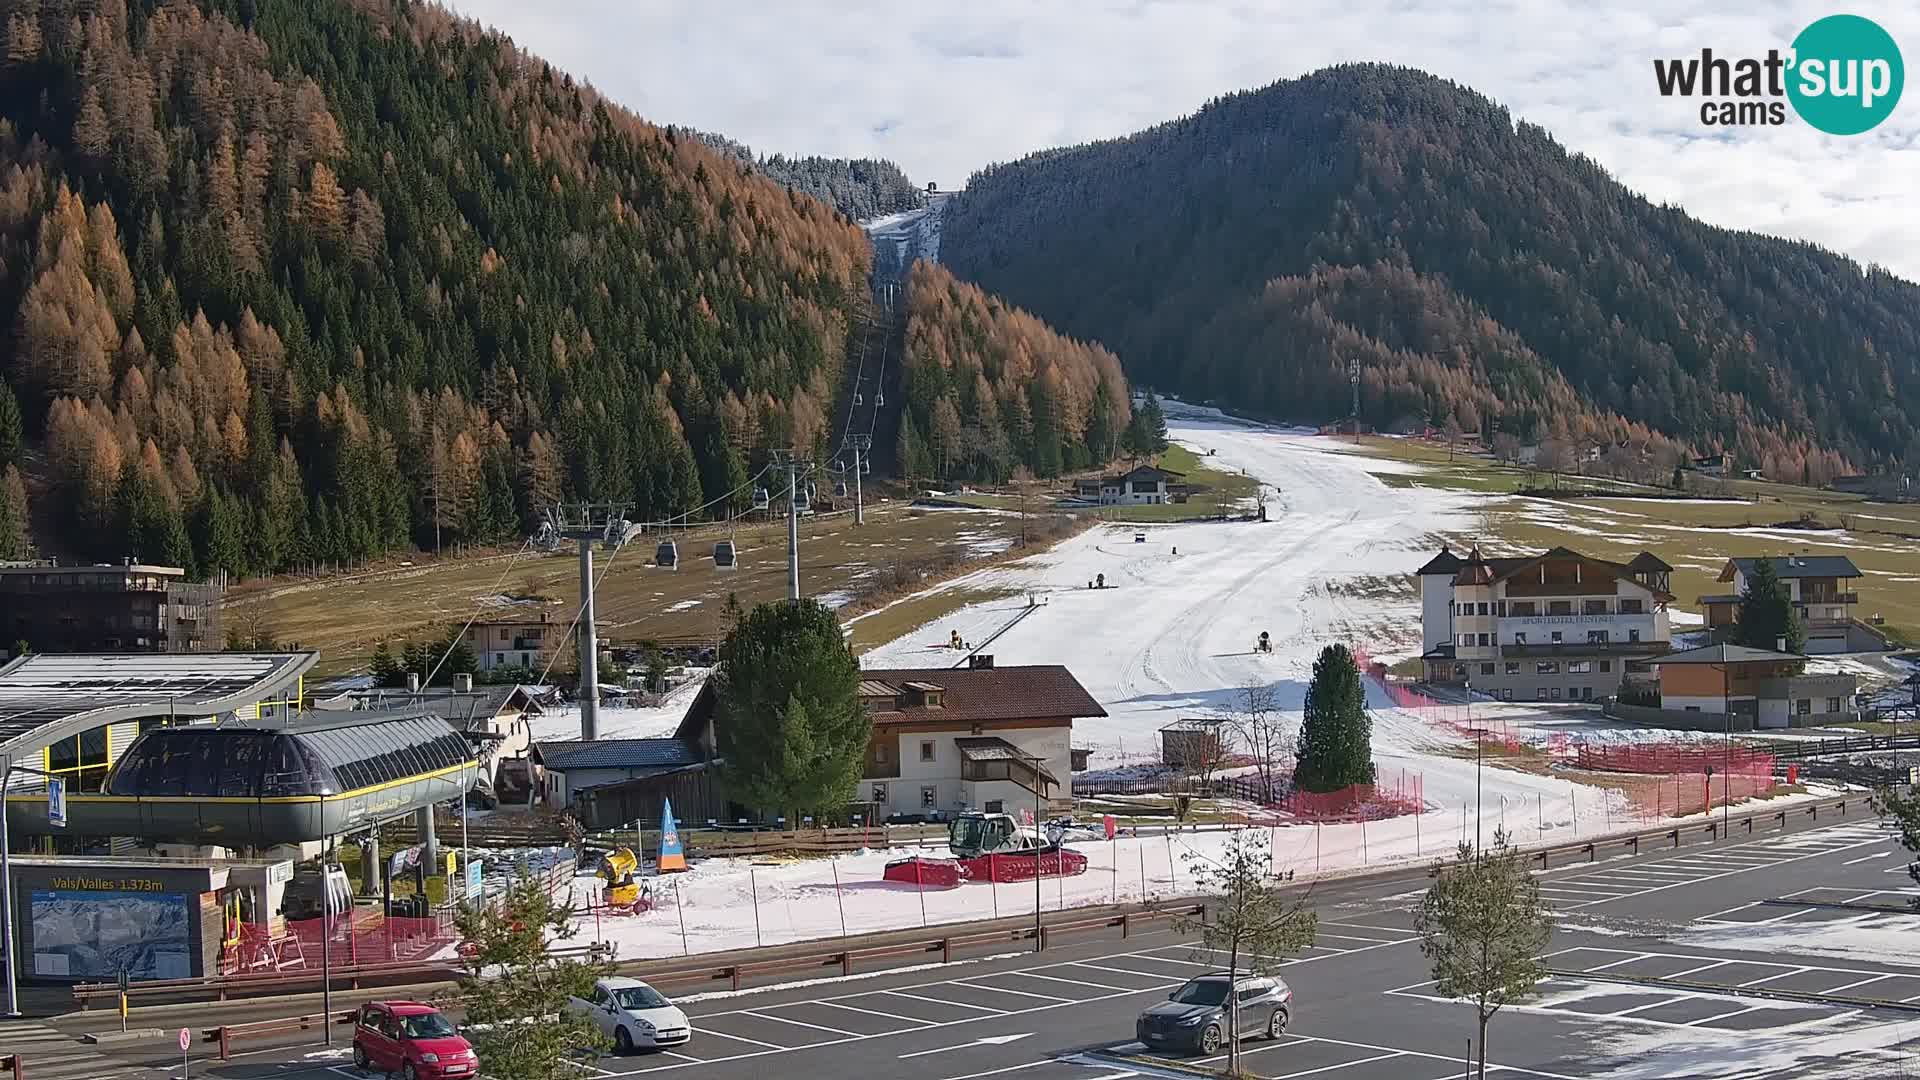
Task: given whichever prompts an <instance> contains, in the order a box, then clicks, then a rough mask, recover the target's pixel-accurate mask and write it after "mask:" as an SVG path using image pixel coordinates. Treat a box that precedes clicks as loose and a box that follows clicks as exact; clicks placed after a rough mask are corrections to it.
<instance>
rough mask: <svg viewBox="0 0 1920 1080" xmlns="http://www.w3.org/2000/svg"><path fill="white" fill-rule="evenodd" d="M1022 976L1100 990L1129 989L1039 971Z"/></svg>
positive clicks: (1028, 972) (1026, 972)
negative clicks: (1044, 973)
mask: <svg viewBox="0 0 1920 1080" xmlns="http://www.w3.org/2000/svg"><path fill="white" fill-rule="evenodd" d="M1020 974H1021V977H1022V978H1027V979H1045V980H1047V981H1048V982H1057V983H1066V984H1067V985H1069V986H1091V987H1095V988H1097V989H1100V990H1125V989H1127V987H1124V986H1109V985H1108V984H1106V983H1097V982H1094V981H1092V980H1090V979H1063V978H1061V977H1060V976H1058V975H1042V974H1040V973H1039V972H1037V971H1023V972H1021V973H1020Z"/></svg>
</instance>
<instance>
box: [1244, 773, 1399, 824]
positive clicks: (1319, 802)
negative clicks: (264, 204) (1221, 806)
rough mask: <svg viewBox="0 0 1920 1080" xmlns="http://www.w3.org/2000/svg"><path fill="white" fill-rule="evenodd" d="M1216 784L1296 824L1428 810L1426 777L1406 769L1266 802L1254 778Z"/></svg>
mask: <svg viewBox="0 0 1920 1080" xmlns="http://www.w3.org/2000/svg"><path fill="white" fill-rule="evenodd" d="M1215 784H1216V786H1217V787H1218V788H1220V789H1221V790H1222V793H1223V794H1226V795H1228V796H1230V797H1233V798H1238V799H1244V800H1246V801H1248V802H1252V803H1258V804H1260V805H1261V806H1264V807H1266V808H1268V809H1270V810H1277V811H1279V812H1281V813H1283V814H1286V815H1288V816H1290V817H1292V818H1293V819H1295V820H1296V821H1317V822H1334V821H1378V820H1380V819H1381V818H1390V817H1398V816H1400V815H1402V814H1417V813H1420V812H1421V811H1422V810H1424V809H1425V808H1426V797H1425V788H1426V781H1425V778H1424V777H1422V776H1421V774H1419V773H1410V772H1407V771H1406V770H1405V769H1401V770H1398V771H1397V772H1396V773H1394V774H1393V775H1392V776H1391V777H1380V778H1378V779H1376V780H1375V781H1374V782H1373V783H1371V784H1354V785H1352V786H1351V787H1344V788H1341V789H1340V790H1338V791H1300V790H1291V791H1286V792H1284V793H1282V794H1281V795H1280V797H1279V798H1278V799H1273V800H1269V799H1267V797H1266V791H1265V789H1264V788H1263V787H1262V785H1261V783H1260V781H1259V780H1258V778H1255V777H1242V776H1236V777H1229V778H1227V779H1224V780H1218V781H1215Z"/></svg>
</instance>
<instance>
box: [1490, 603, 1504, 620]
mask: <svg viewBox="0 0 1920 1080" xmlns="http://www.w3.org/2000/svg"><path fill="white" fill-rule="evenodd" d="M1493 613H1494V614H1495V615H1498V616H1500V617H1501V618H1503V619H1504V618H1506V616H1507V602H1506V601H1505V600H1495V601H1494V602H1493Z"/></svg>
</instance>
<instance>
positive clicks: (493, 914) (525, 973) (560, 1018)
mask: <svg viewBox="0 0 1920 1080" xmlns="http://www.w3.org/2000/svg"><path fill="white" fill-rule="evenodd" d="M454 921H455V922H456V923H457V924H458V926H459V928H460V936H461V939H462V940H463V941H465V942H467V943H468V944H469V945H470V946H471V948H469V949H465V950H462V952H461V965H462V968H463V969H464V970H463V972H462V974H461V976H460V987H459V994H460V1007H461V1008H462V1009H463V1010H464V1011H465V1012H466V1019H467V1024H468V1026H467V1027H466V1028H465V1029H464V1031H463V1034H464V1035H465V1036H466V1037H467V1040H468V1041H469V1042H471V1043H472V1044H473V1048H474V1051H475V1053H476V1054H478V1056H479V1058H480V1060H481V1061H483V1062H485V1063H486V1070H487V1072H486V1075H488V1076H490V1077H495V1078H497V1080H569V1078H572V1077H575V1076H578V1075H579V1072H580V1062H579V1060H578V1057H577V1055H579V1054H580V1053H581V1052H582V1051H584V1052H586V1053H587V1054H593V1053H595V1052H598V1051H601V1050H605V1049H607V1048H608V1046H609V1041H608V1039H607V1037H606V1034H605V1033H604V1032H602V1031H601V1030H600V1026H599V1025H598V1024H596V1023H594V1022H593V1020H591V1019H590V1018H587V1017H585V1016H582V1015H580V1014H578V1013H576V1012H574V1011H573V1010H572V1009H571V1008H570V1007H569V999H571V998H587V997H591V996H592V994H593V985H594V980H595V979H597V978H599V977H600V976H602V975H606V974H608V973H610V972H611V971H612V966H611V965H610V964H609V963H607V955H603V954H600V953H598V952H593V953H590V954H589V955H588V956H587V957H586V958H585V959H581V958H577V957H567V956H564V955H560V947H562V946H564V944H565V942H567V941H568V940H570V939H571V938H572V937H573V936H574V935H575V933H577V932H578V929H579V927H578V924H577V923H576V922H575V919H574V911H573V908H572V906H571V905H569V904H563V903H561V902H560V901H558V900H556V899H554V897H553V895H552V894H551V893H549V892H548V891H547V889H546V887H545V886H544V885H543V884H542V883H541V882H539V881H536V880H535V879H533V878H532V877H529V876H527V875H525V874H522V875H521V876H519V877H518V878H516V879H515V880H514V882H513V883H512V884H511V885H509V886H508V887H507V892H506V895H505V896H503V897H501V898H500V902H499V903H498V904H484V905H480V906H476V907H462V908H461V909H460V910H459V912H458V913H457V914H456V915H455V919H454ZM529 1018H534V1019H533V1020H532V1022H529Z"/></svg>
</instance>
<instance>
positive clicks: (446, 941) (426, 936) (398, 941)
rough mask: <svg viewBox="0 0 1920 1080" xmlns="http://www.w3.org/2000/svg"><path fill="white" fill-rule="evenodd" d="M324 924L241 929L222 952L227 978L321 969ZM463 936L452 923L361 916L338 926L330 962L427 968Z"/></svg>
mask: <svg viewBox="0 0 1920 1080" xmlns="http://www.w3.org/2000/svg"><path fill="white" fill-rule="evenodd" d="M325 923H326V920H324V919H302V920H297V921H296V920H288V921H287V923H286V929H285V931H284V932H282V933H277V934H276V933H272V932H271V931H269V929H268V928H267V927H265V926H261V925H259V924H257V923H242V924H241V926H240V932H239V934H238V935H237V936H236V937H235V938H233V939H230V940H229V941H228V942H227V943H226V947H225V948H224V949H222V950H221V958H220V968H221V973H222V974H227V975H232V974H239V973H244V972H256V971H288V970H300V969H302V968H315V969H317V968H319V967H320V964H321V955H320V945H321V939H322V938H323V937H325V936H326V932H325V930H324V926H325ZM458 936H459V934H458V931H456V930H455V929H454V926H453V922H452V920H451V919H449V918H440V917H432V918H425V919H407V918H382V917H381V916H380V914H379V913H378V912H363V913H360V914H359V915H358V916H357V917H356V918H355V919H354V920H353V925H352V926H349V925H348V920H347V917H346V916H345V915H342V916H340V917H339V918H337V919H335V920H334V927H333V943H332V947H331V950H330V954H329V955H328V956H327V958H326V959H327V961H328V962H329V963H332V964H334V965H337V966H343V967H351V966H354V965H357V964H389V963H410V962H416V961H417V962H425V961H426V960H428V959H429V958H431V957H432V956H433V955H434V954H435V953H437V952H439V951H440V950H441V949H442V948H443V947H445V946H447V945H450V944H452V943H453V941H454V940H455V939H456V938H457V937H458Z"/></svg>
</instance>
